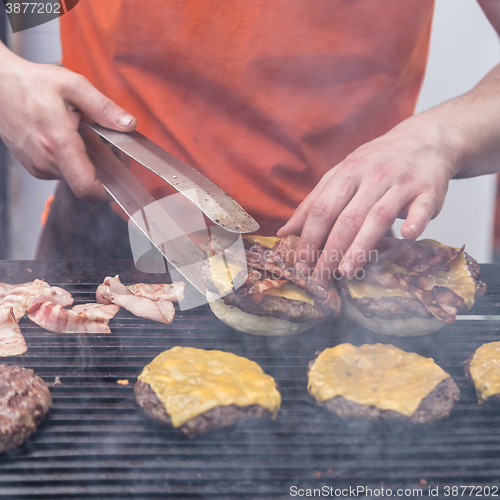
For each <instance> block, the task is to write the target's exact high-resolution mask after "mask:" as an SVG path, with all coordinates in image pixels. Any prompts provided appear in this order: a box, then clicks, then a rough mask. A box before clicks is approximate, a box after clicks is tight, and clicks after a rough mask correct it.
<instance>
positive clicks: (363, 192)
mask: <svg viewBox="0 0 500 500" xmlns="http://www.w3.org/2000/svg"><path fill="white" fill-rule="evenodd" d="M445 144H449V141H443V140H442V138H441V137H440V130H439V127H438V126H433V124H432V118H430V117H427V116H425V115H420V116H418V117H412V118H410V119H408V120H406V121H405V122H403V123H401V124H400V125H398V126H397V127H395V128H394V129H393V130H391V131H390V132H389V133H387V134H385V135H383V136H382V137H379V138H378V139H375V140H374V141H371V142H369V143H367V144H365V145H363V146H361V147H360V148H358V149H357V150H356V151H354V152H353V153H352V154H350V155H349V156H348V157H347V158H346V159H345V160H344V161H342V162H341V163H340V164H338V165H337V166H336V167H334V168H333V169H332V170H330V171H329V172H328V173H327V174H326V175H325V176H324V177H323V178H322V179H321V181H320V182H319V184H318V185H317V186H316V188H315V189H314V190H313V191H312V192H311V193H310V194H309V196H307V198H306V199H305V200H304V201H303V203H301V205H300V206H299V207H298V208H297V210H296V211H295V213H294V215H293V216H292V218H291V219H290V220H289V221H288V223H287V224H286V225H285V226H284V227H283V228H282V229H280V231H279V232H278V235H279V236H284V235H286V234H290V233H296V234H299V233H301V240H300V244H299V247H298V248H297V259H298V261H297V263H296V266H297V269H298V270H299V271H305V272H308V271H309V270H310V269H311V268H313V267H314V266H316V268H315V269H316V276H315V278H316V280H317V281H318V282H319V283H321V284H324V285H326V284H327V283H328V282H329V281H331V279H332V277H333V272H334V271H335V269H337V267H338V266H339V269H340V271H341V272H342V273H343V274H344V275H348V276H352V275H353V273H354V272H355V271H356V269H359V268H362V267H363V266H364V264H365V263H366V262H367V260H368V259H369V256H370V250H372V249H373V248H374V247H375V246H376V244H377V243H378V241H379V240H380V239H381V238H382V236H384V235H385V234H386V233H387V231H388V230H389V229H390V228H391V226H392V224H393V223H394V221H395V220H396V218H397V217H402V218H406V222H405V224H404V225H403V228H402V234H403V237H405V238H408V239H414V238H417V237H418V236H420V234H421V233H422V232H423V230H424V229H425V227H426V226H427V224H428V223H429V221H430V220H431V219H432V218H434V217H436V215H437V214H438V213H439V211H440V210H441V208H442V206H443V203H444V198H445V195H446V192H447V189H448V182H449V180H450V179H451V178H452V177H453V175H454V174H455V172H454V166H455V165H456V163H457V158H456V157H455V154H454V151H453V150H452V149H450V148H447V147H444V145H445ZM323 246H324V250H323V253H322V254H321V256H320V257H319V259H318V251H319V250H321V249H322V248H323Z"/></svg>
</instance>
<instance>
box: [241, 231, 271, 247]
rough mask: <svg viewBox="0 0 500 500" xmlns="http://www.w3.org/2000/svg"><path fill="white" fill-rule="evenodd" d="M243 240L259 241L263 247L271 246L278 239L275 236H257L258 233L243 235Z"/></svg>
mask: <svg viewBox="0 0 500 500" xmlns="http://www.w3.org/2000/svg"><path fill="white" fill-rule="evenodd" d="M243 239H244V240H247V241H249V242H250V243H260V244H261V245H264V246H265V247H269V248H273V246H274V245H276V243H278V241H279V240H280V239H279V238H278V237H276V236H258V235H256V234H255V235H251V236H243Z"/></svg>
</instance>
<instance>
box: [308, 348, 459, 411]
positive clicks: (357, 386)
mask: <svg viewBox="0 0 500 500" xmlns="http://www.w3.org/2000/svg"><path fill="white" fill-rule="evenodd" d="M448 377H449V375H448V374H447V373H446V372H445V371H444V370H443V369H442V368H440V367H439V366H438V365H436V364H435V363H434V360H433V359H431V358H424V357H423V356H419V355H418V354H415V353H407V352H405V351H402V350H401V349H398V348H396V347H394V346H392V345H389V344H386V345H384V344H375V345H368V344H365V345H362V346H361V347H354V346H353V345H351V344H341V345H338V346H337V347H333V348H331V349H326V350H325V351H323V352H322V353H321V354H320V355H319V356H318V358H317V359H316V361H315V362H314V364H313V366H312V368H311V370H310V371H309V385H308V390H309V393H310V394H311V395H312V396H313V397H314V398H315V399H316V401H317V402H318V403H324V402H325V401H327V400H328V399H332V398H334V397H335V396H343V397H344V398H346V399H348V400H349V401H354V402H355V403H359V404H362V405H368V406H370V405H373V406H376V407H377V408H380V409H381V410H393V411H396V412H398V413H401V414H402V415H406V416H407V417H411V416H412V415H413V414H414V413H415V411H416V410H417V408H418V407H419V406H420V403H421V402H422V399H424V398H425V397H426V396H428V395H429V394H430V393H431V392H432V391H433V390H434V388H435V387H436V386H437V385H438V384H439V383H440V382H442V381H443V380H444V379H446V378H448Z"/></svg>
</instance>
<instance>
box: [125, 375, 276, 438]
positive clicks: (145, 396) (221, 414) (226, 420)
mask: <svg viewBox="0 0 500 500" xmlns="http://www.w3.org/2000/svg"><path fill="white" fill-rule="evenodd" d="M134 394H135V399H136V401H137V403H138V405H139V406H140V407H141V408H142V409H143V410H144V412H145V413H146V415H147V416H148V417H150V418H152V419H153V420H155V421H156V422H159V423H161V424H166V425H168V426H170V427H172V428H174V426H173V425H172V421H171V420H170V417H169V416H168V413H167V411H166V410H165V407H164V406H163V404H162V402H161V401H160V400H159V399H158V397H157V396H156V394H155V392H154V391H153V389H151V386H150V385H149V384H146V383H144V382H141V381H140V380H138V381H137V382H136V383H135V385H134ZM270 416H271V412H270V411H269V410H267V409H266V408H263V407H262V406H259V405H251V406H244V407H240V406H236V405H228V406H216V407H214V408H212V409H210V410H208V411H206V412H205V413H202V414H201V415H198V416H197V417H194V418H192V419H190V420H188V421H187V422H185V423H184V424H183V425H181V426H180V427H178V428H177V430H178V431H180V432H182V433H183V434H185V435H186V436H188V437H190V438H192V437H194V436H196V435H197V434H205V433H206V432H208V431H211V430H212V429H218V428H222V427H228V426H230V425H234V424H235V423H237V422H238V421H241V420H247V419H251V418H264V417H270Z"/></svg>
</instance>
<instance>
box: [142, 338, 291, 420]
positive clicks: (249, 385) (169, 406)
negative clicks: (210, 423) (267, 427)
mask: <svg viewBox="0 0 500 500" xmlns="http://www.w3.org/2000/svg"><path fill="white" fill-rule="evenodd" d="M139 380H141V381H142V382H144V383H146V384H149V385H150V386H151V388H152V389H153V391H154V393H155V394H156V396H157V397H158V399H159V400H160V401H161V402H162V404H163V406H164V407H165V410H166V412H167V413H168V416H169V417H170V419H171V421H172V425H173V426H174V427H180V426H181V425H182V424H184V423H185V422H187V421H188V420H190V419H192V418H194V417H196V416H198V415H200V414H202V413H205V412H206V411H208V410H210V409H212V408H214V407H216V406H228V405H232V404H234V405H236V406H240V407H245V406H250V405H260V406H262V407H264V408H266V409H268V410H269V411H270V412H271V414H272V418H273V419H274V418H276V415H277V414H278V410H279V407H280V404H281V396H280V393H279V392H278V390H277V389H276V383H275V381H274V379H273V378H272V377H270V376H269V375H266V374H265V373H264V371H263V370H262V368H261V367H260V366H259V365H258V364H257V363H255V362H254V361H250V360H249V359H246V358H242V357H240V356H236V355H235V354H232V353H229V352H222V351H205V350H203V349H195V348H193V347H179V346H177V347H174V348H173V349H170V350H168V351H164V352H162V353H161V354H160V355H158V356H157V357H156V358H155V359H154V360H153V361H152V362H151V363H149V365H147V366H146V367H145V368H144V370H143V371H142V373H141V375H140V376H139Z"/></svg>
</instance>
